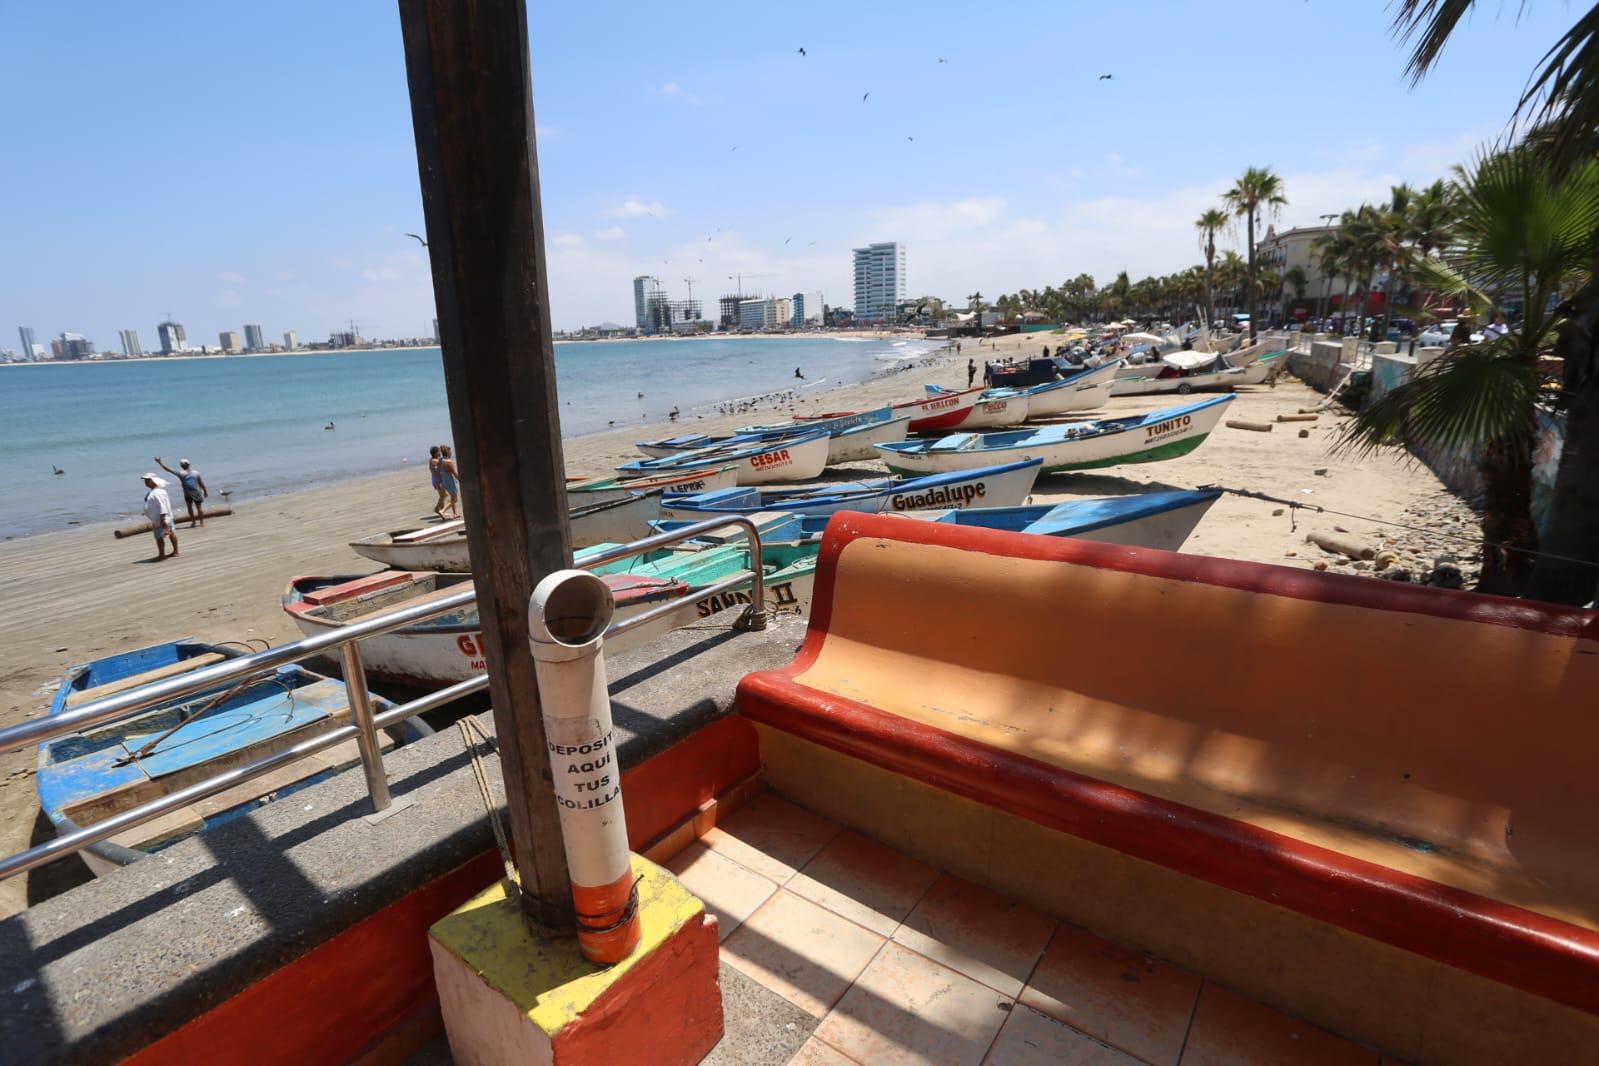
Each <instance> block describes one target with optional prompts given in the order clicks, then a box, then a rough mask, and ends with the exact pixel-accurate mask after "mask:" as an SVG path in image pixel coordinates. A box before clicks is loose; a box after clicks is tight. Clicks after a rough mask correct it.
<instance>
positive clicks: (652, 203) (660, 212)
mask: <svg viewBox="0 0 1599 1066" xmlns="http://www.w3.org/2000/svg"><path fill="white" fill-rule="evenodd" d="M606 213H607V214H609V215H610V216H611V217H612V218H643V217H644V216H646V215H647V216H649V217H650V218H665V217H666V216H667V215H668V214H670V213H671V212H669V211H668V210H667V209H666V205H665V204H663V203H661V201H659V200H641V199H639V198H638V197H637V196H629V197H628V198H627V199H626V200H623V201H622V202H621V203H620V204H618V205H617V206H615V207H613V208H611V209H610V211H608V212H606Z"/></svg>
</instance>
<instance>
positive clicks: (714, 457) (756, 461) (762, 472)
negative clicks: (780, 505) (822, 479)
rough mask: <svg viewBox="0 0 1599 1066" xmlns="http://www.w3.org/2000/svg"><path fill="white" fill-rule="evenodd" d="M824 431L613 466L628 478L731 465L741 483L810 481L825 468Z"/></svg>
mask: <svg viewBox="0 0 1599 1066" xmlns="http://www.w3.org/2000/svg"><path fill="white" fill-rule="evenodd" d="M831 437H832V434H830V433H828V432H827V431H826V430H823V431H821V432H819V433H812V434H811V435H810V436H808V437H793V438H785V439H781V440H775V441H756V442H754V443H748V444H734V445H728V446H725V447H714V448H697V449H695V450H693V451H688V452H679V453H677V454H674V455H668V456H665V457H664V458H660V459H636V460H634V461H633V462H631V463H623V464H622V465H620V466H618V467H617V468H616V469H617V471H618V472H619V473H621V474H625V475H627V476H629V477H646V476H649V475H651V474H663V473H669V472H674V471H675V472H678V473H683V472H687V471H693V470H703V469H706V468H709V467H718V466H722V465H723V464H726V463H731V464H734V465H735V466H736V467H737V468H738V469H737V471H736V473H735V477H736V478H737V483H738V484H740V485H769V484H772V483H773V482H778V481H809V480H810V479H812V478H814V477H817V476H819V475H820V474H821V472H822V471H823V470H826V469H827V452H828V441H829V440H830V439H831Z"/></svg>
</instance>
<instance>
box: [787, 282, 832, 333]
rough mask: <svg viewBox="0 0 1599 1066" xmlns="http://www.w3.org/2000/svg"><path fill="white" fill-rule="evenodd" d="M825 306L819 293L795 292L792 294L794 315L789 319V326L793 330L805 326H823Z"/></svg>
mask: <svg viewBox="0 0 1599 1066" xmlns="http://www.w3.org/2000/svg"><path fill="white" fill-rule="evenodd" d="M825 307H826V304H824V303H823V302H822V294H821V292H820V291H819V290H818V291H815V292H796V293H795V294H794V314H793V316H792V317H791V318H790V319H789V325H791V326H793V327H794V328H795V329H804V328H806V327H807V326H820V325H822V324H823V311H824V308H825Z"/></svg>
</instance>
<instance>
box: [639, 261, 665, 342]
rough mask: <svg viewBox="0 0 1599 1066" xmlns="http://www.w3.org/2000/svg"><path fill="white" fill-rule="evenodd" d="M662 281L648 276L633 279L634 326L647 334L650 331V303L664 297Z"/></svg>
mask: <svg viewBox="0 0 1599 1066" xmlns="http://www.w3.org/2000/svg"><path fill="white" fill-rule="evenodd" d="M663 295H664V294H663V293H662V292H661V281H660V279H659V278H652V277H650V276H649V275H648V274H640V275H639V276H638V277H636V278H634V279H633V324H634V325H635V326H637V327H638V328H639V329H641V330H643V331H644V332H645V333H649V332H651V330H650V303H651V301H653V300H658V299H661V298H662V297H663Z"/></svg>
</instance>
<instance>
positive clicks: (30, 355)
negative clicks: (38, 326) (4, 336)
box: [17, 326, 38, 362]
mask: <svg viewBox="0 0 1599 1066" xmlns="http://www.w3.org/2000/svg"><path fill="white" fill-rule="evenodd" d="M17 336H18V337H20V338H22V358H24V359H27V360H29V361H30V362H31V361H32V360H33V359H34V358H35V355H34V351H33V350H34V349H35V348H36V347H38V343H37V342H36V341H35V340H34V339H33V327H32V326H18V327H17Z"/></svg>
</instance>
